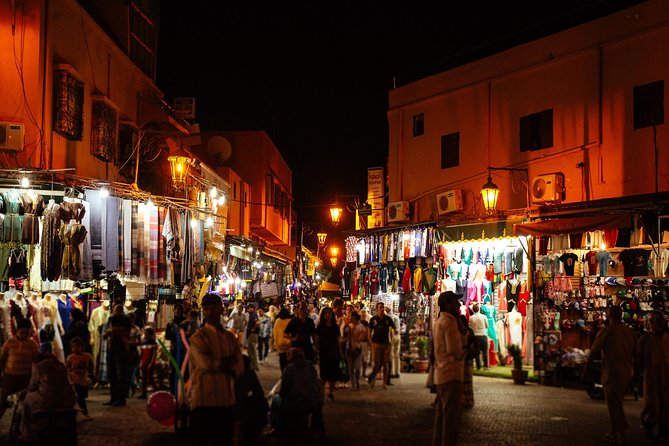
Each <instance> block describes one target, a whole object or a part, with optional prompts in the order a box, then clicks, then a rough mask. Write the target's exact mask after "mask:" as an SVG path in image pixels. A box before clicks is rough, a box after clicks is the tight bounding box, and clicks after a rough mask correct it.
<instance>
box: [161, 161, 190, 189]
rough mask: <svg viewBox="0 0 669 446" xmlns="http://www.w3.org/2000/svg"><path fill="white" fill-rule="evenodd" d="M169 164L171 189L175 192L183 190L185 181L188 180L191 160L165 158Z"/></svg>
mask: <svg viewBox="0 0 669 446" xmlns="http://www.w3.org/2000/svg"><path fill="white" fill-rule="evenodd" d="M167 161H169V162H170V172H171V173H172V187H174V188H175V189H176V190H183V189H185V188H186V180H187V179H188V169H189V168H190V162H191V159H190V158H188V157H187V156H178V155H174V156H170V157H169V158H167Z"/></svg>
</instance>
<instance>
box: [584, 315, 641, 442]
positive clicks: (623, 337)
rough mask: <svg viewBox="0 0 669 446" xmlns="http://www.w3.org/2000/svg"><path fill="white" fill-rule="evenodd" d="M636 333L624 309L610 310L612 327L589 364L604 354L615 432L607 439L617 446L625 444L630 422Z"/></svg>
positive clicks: (597, 340)
mask: <svg viewBox="0 0 669 446" xmlns="http://www.w3.org/2000/svg"><path fill="white" fill-rule="evenodd" d="M635 343H636V341H635V337H634V332H633V331H632V329H631V328H630V327H628V326H627V325H624V324H623V309H622V308H621V307H619V306H615V307H611V308H609V325H608V326H605V327H603V328H602V329H601V330H600V331H599V333H597V337H595V342H593V344H592V347H591V348H590V356H589V357H588V362H590V361H591V360H592V359H591V358H592V355H593V354H594V353H599V352H602V353H603V355H602V356H603V357H602V385H603V386H604V397H605V398H606V406H607V409H608V411H609V420H610V422H611V430H610V431H609V433H608V434H606V439H607V440H609V441H613V442H615V443H616V444H625V431H626V430H627V427H628V426H627V419H626V418H625V411H624V409H623V400H624V398H625V391H626V390H627V389H628V387H629V383H630V379H631V378H632V374H633V372H634V347H635Z"/></svg>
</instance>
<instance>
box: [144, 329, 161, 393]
mask: <svg viewBox="0 0 669 446" xmlns="http://www.w3.org/2000/svg"><path fill="white" fill-rule="evenodd" d="M139 351H140V356H139V368H140V370H141V373H142V394H141V395H140V396H139V398H146V393H147V385H148V384H149V382H150V383H151V387H152V388H153V391H154V392H155V391H156V390H158V385H157V384H156V379H155V377H154V376H153V371H154V367H155V363H156V356H157V353H158V343H157V342H156V330H155V329H154V328H153V327H151V326H150V325H147V326H146V327H144V340H143V342H142V343H141V344H140V345H139Z"/></svg>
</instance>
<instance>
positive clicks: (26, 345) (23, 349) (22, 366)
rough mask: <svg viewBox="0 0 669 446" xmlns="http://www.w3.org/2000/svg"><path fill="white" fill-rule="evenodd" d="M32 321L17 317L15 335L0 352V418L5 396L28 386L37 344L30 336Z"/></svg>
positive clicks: (4, 409)
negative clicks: (1, 376)
mask: <svg viewBox="0 0 669 446" xmlns="http://www.w3.org/2000/svg"><path fill="white" fill-rule="evenodd" d="M31 330H32V322H31V321H30V319H19V321H18V322H17V323H16V335H15V336H13V337H12V338H11V339H10V340H8V341H7V342H5V344H4V345H3V346H2V352H1V353H0V371H4V376H3V378H2V385H1V386H0V418H2V416H3V415H4V414H5V411H6V410H7V405H6V404H5V401H7V397H8V396H9V395H11V394H13V393H17V392H19V391H21V390H24V389H25V388H27V387H28V384H29V383H30V376H31V373H32V366H33V361H34V359H35V357H36V356H37V353H38V350H37V344H36V343H35V341H33V340H32V339H31V338H30V332H31Z"/></svg>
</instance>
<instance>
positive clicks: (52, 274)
mask: <svg viewBox="0 0 669 446" xmlns="http://www.w3.org/2000/svg"><path fill="white" fill-rule="evenodd" d="M60 223H61V221H60V206H59V205H58V204H56V202H55V201H54V200H53V199H52V200H49V203H48V204H47V207H46V210H45V211H44V214H43V217H42V239H41V242H40V244H41V246H42V257H41V259H40V270H41V275H42V280H50V281H52V280H57V279H58V278H59V277H60V261H61V259H62V255H63V254H62V252H63V251H62V250H63V247H62V244H61V241H60V237H58V231H59V229H60Z"/></svg>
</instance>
